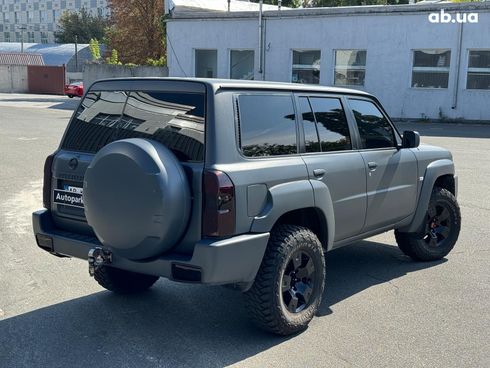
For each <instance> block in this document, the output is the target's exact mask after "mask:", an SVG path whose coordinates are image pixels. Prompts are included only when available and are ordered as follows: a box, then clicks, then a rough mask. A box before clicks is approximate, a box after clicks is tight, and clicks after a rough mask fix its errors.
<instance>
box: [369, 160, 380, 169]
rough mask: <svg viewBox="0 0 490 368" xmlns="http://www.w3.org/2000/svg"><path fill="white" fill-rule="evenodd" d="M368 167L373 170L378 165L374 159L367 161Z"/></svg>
mask: <svg viewBox="0 0 490 368" xmlns="http://www.w3.org/2000/svg"><path fill="white" fill-rule="evenodd" d="M368 167H369V170H371V171H374V170H376V168H377V167H378V163H377V162H374V161H371V162H368Z"/></svg>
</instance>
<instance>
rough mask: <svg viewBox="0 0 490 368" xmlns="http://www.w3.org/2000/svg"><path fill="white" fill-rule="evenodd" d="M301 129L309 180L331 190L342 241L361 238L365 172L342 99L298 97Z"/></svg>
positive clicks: (339, 236) (335, 239) (339, 235)
mask: <svg viewBox="0 0 490 368" xmlns="http://www.w3.org/2000/svg"><path fill="white" fill-rule="evenodd" d="M296 100H297V106H298V109H299V111H298V113H299V114H298V115H299V119H300V121H301V123H302V124H301V125H302V129H300V133H301V134H302V135H303V139H302V147H301V148H302V152H303V153H302V157H303V160H304V161H305V163H306V166H307V168H308V175H309V178H310V180H319V181H321V182H323V183H324V184H325V185H326V186H327V187H328V189H329V191H330V195H331V198H332V202H333V209H334V216H335V237H334V241H339V240H342V239H345V238H349V237H351V236H355V235H357V234H359V233H360V232H361V230H362V228H363V225H364V219H365V215H366V168H365V165H364V161H363V159H362V156H361V154H360V153H359V152H358V151H357V150H355V147H354V146H353V140H352V136H353V134H352V128H350V127H349V124H348V121H347V119H346V115H345V112H344V107H343V103H342V98H341V97H340V96H330V95H297V96H296Z"/></svg>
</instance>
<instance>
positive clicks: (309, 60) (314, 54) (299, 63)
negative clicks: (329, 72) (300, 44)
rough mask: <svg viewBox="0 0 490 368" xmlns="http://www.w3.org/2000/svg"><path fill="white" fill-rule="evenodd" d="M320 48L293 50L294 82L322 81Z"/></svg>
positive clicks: (316, 82)
mask: <svg viewBox="0 0 490 368" xmlns="http://www.w3.org/2000/svg"><path fill="white" fill-rule="evenodd" d="M320 56H321V52H320V50H309V51H300V50H293V73H292V77H291V81H292V82H293V83H307V84H319V83H320Z"/></svg>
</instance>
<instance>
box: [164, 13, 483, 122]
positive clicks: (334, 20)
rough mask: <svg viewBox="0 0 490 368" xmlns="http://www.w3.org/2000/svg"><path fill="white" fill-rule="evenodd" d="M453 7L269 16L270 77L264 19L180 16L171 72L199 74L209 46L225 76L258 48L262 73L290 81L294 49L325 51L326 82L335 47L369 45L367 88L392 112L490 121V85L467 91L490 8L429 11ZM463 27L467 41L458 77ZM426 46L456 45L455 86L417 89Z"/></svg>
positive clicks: (171, 35) (170, 30) (172, 31)
mask: <svg viewBox="0 0 490 368" xmlns="http://www.w3.org/2000/svg"><path fill="white" fill-rule="evenodd" d="M453 5H455V4H443V5H437V6H432V7H431V8H430V9H429V8H427V10H424V9H423V8H419V5H414V6H412V8H409V7H407V6H405V7H403V9H407V10H406V11H405V10H404V11H403V12H401V11H399V10H400V9H402V8H400V7H389V8H390V9H394V10H390V11H389V12H388V11H386V12H384V13H383V14H379V13H367V11H366V12H364V13H363V12H361V13H360V14H356V13H355V11H353V10H349V9H348V8H344V9H346V10H345V11H344V10H343V9H340V10H339V11H332V12H333V14H330V15H329V14H320V15H318V14H317V15H315V12H314V10H311V9H310V10H308V11H309V12H308V11H305V10H303V14H302V15H298V16H295V17H292V16H283V17H278V16H272V15H269V16H266V17H265V19H266V20H265V42H264V45H265V50H266V51H265V65H264V74H263V75H261V74H259V73H258V63H259V56H258V29H257V28H258V21H257V18H255V17H250V16H244V17H232V16H230V17H223V16H222V17H215V18H212V17H209V18H205V19H173V20H171V21H170V22H169V23H168V27H167V35H168V39H169V40H170V43H171V44H172V46H173V51H172V49H171V48H169V51H168V64H169V74H170V76H194V50H195V49H206V48H207V49H217V50H218V71H217V73H218V77H219V78H229V54H230V49H253V50H255V79H265V80H271V81H282V82H290V81H291V73H292V50H293V49H319V50H321V69H320V83H321V84H322V85H332V84H333V78H334V63H335V60H334V58H335V56H334V54H335V50H336V49H365V50H367V61H366V79H365V85H364V86H363V87H360V89H363V90H365V91H367V92H370V93H373V94H374V95H376V96H377V97H378V98H379V99H380V100H381V102H382V104H383V105H384V106H385V108H386V109H387V110H388V112H389V114H390V115H391V116H392V117H394V118H422V117H425V116H426V117H429V118H434V119H438V118H441V117H443V118H454V119H457V118H464V119H467V120H490V107H489V106H490V90H467V89H466V78H467V63H468V50H469V49H490V36H489V35H490V6H488V5H486V7H485V6H484V5H482V6H481V7H479V8H478V9H477V10H475V9H474V8H473V7H467V8H466V12H475V11H476V12H477V13H478V16H479V20H478V23H466V24H457V23H456V24H453V23H449V24H435V23H431V22H429V21H428V15H429V13H431V12H434V11H435V10H437V11H439V10H440V9H441V8H443V7H445V6H447V7H451V6H453ZM470 5H471V4H470ZM421 7H423V5H421ZM366 8H368V7H366ZM411 9H415V10H411ZM452 9H455V8H452ZM326 11H327V10H325V9H324V10H323V12H324V13H325V12H326ZM293 12H296V11H293ZM282 14H286V11H283V12H282ZM298 14H299V11H298ZM453 14H454V13H453ZM459 27H462V40H461V57H460V66H459V79H458V78H457V76H458V68H457V64H458V63H457V61H458V57H457V56H458V52H457V50H458V46H459V33H458V32H459ZM424 48H437V49H446V48H447V49H451V62H450V72H449V86H448V88H447V89H422V88H412V87H411V73H412V53H413V50H414V49H424ZM457 79H458V81H457ZM355 88H357V87H355ZM454 100H455V101H456V104H455V105H456V106H455V108H453V106H454Z"/></svg>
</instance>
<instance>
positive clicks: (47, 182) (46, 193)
mask: <svg viewBox="0 0 490 368" xmlns="http://www.w3.org/2000/svg"><path fill="white" fill-rule="evenodd" d="M55 154H56V153H53V154H51V155H49V156H48V157H46V161H45V162H44V182H43V205H44V208H47V209H48V210H49V209H51V180H52V177H53V173H52V168H53V160H54V156H55Z"/></svg>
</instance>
